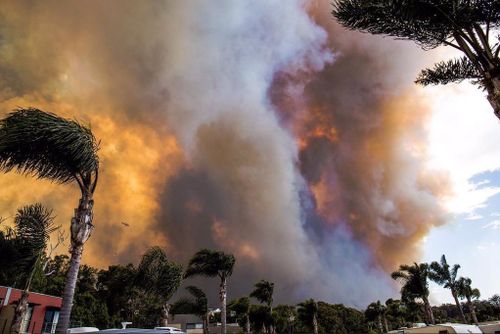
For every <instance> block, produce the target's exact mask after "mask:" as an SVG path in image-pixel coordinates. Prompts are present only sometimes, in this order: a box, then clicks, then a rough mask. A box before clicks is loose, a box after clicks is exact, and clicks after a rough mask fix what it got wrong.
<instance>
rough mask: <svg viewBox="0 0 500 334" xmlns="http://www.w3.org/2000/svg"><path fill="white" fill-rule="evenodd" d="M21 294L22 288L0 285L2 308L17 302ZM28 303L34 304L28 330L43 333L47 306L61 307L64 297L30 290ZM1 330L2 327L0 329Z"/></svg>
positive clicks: (35, 333)
mask: <svg viewBox="0 0 500 334" xmlns="http://www.w3.org/2000/svg"><path fill="white" fill-rule="evenodd" d="M9 291H10V292H9ZM21 294H22V290H19V289H14V288H8V287H5V286H0V300H1V303H0V308H3V307H4V306H8V305H13V304H15V303H16V302H17V301H18V300H19V298H20V297H21ZM28 303H29V304H30V305H33V306H34V307H33V314H32V316H31V321H30V324H29V328H28V332H29V333H32V334H40V333H42V325H43V320H44V318H45V311H46V310H47V308H57V309H59V308H61V303H62V298H60V297H54V296H49V295H44V294H41V293H35V292H30V294H29V297H28ZM0 310H1V309H0ZM1 325H2V324H0V326H1ZM1 330H2V328H0V331H1ZM4 332H5V331H4Z"/></svg>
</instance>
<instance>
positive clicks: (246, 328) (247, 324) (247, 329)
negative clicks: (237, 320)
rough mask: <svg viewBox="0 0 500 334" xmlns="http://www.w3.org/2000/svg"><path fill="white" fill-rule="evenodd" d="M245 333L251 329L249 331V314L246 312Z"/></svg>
mask: <svg viewBox="0 0 500 334" xmlns="http://www.w3.org/2000/svg"><path fill="white" fill-rule="evenodd" d="M245 333H246V334H251V331H250V316H249V315H248V313H247V314H245Z"/></svg>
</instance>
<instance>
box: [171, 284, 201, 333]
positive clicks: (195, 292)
mask: <svg viewBox="0 0 500 334" xmlns="http://www.w3.org/2000/svg"><path fill="white" fill-rule="evenodd" d="M185 289H186V290H187V291H188V292H189V293H190V294H191V296H192V298H189V297H186V298H181V299H179V300H178V301H177V302H175V304H174V307H173V309H174V310H173V313H177V312H178V311H177V310H186V309H187V310H190V313H192V314H195V315H197V316H198V317H200V318H201V319H202V321H203V334H208V324H209V318H208V317H209V313H208V298H207V295H206V294H205V292H203V290H201V289H200V288H198V287H196V286H194V285H190V286H187V287H186V288H185Z"/></svg>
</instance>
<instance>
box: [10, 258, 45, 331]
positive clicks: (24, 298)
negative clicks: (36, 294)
mask: <svg viewBox="0 0 500 334" xmlns="http://www.w3.org/2000/svg"><path fill="white" fill-rule="evenodd" d="M40 258H41V254H39V255H38V257H37V259H36V261H35V264H34V265H33V267H32V268H31V272H30V276H29V277H28V280H27V281H26V284H25V286H24V291H23V293H22V294H21V298H19V301H18V302H17V305H16V309H15V311H14V318H13V319H12V325H11V327H10V331H11V333H13V334H17V333H19V332H20V331H21V325H22V323H23V319H24V316H25V314H26V311H28V297H29V292H30V289H31V282H32V281H33V276H34V275H35V271H36V269H37V267H38V263H39V261H40Z"/></svg>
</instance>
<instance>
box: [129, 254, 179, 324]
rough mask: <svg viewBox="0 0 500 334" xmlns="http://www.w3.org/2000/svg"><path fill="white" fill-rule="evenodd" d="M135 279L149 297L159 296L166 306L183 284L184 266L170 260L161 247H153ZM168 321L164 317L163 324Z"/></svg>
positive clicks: (144, 256)
mask: <svg viewBox="0 0 500 334" xmlns="http://www.w3.org/2000/svg"><path fill="white" fill-rule="evenodd" d="M135 279H136V285H137V286H139V287H141V290H143V292H144V293H145V294H149V295H150V296H149V298H159V299H160V302H161V303H162V304H163V305H164V306H165V304H166V303H167V301H168V300H169V299H170V297H172V295H173V294H174V292H175V291H176V290H177V289H178V288H179V285H180V284H181V281H182V266H181V265H180V264H177V263H174V262H170V261H169V260H168V258H167V255H166V254H165V252H164V251H163V250H162V249H161V248H160V247H158V246H156V247H151V248H150V249H148V250H147V251H146V253H145V254H144V255H143V256H142V259H141V262H140V263H139V266H138V268H137V275H136V278H135ZM166 316H168V314H167V315H166ZM167 323H168V319H162V325H166V324H167Z"/></svg>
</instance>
